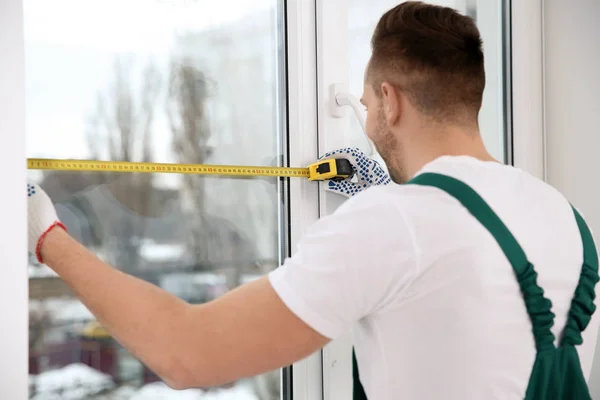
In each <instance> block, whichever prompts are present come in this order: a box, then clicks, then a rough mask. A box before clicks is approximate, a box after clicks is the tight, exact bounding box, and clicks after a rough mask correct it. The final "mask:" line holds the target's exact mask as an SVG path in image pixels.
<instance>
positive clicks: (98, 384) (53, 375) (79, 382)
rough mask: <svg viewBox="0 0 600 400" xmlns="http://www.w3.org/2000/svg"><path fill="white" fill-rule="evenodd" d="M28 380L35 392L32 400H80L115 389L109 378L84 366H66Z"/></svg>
mask: <svg viewBox="0 0 600 400" xmlns="http://www.w3.org/2000/svg"><path fill="white" fill-rule="evenodd" d="M30 378H31V379H32V383H33V384H34V387H35V392H36V394H35V396H34V397H33V398H32V399H33V400H50V399H57V398H60V399H61V400H80V399H86V398H88V397H89V396H93V395H95V394H97V393H100V392H102V391H105V390H108V389H112V388H114V387H115V383H114V382H113V380H112V377H111V376H109V375H106V374H103V373H101V372H100V371H98V370H95V369H94V368H90V367H88V366H87V365H84V364H71V365H67V366H66V367H64V368H61V369H58V370H52V371H46V372H42V373H41V374H39V375H36V376H34V377H30Z"/></svg>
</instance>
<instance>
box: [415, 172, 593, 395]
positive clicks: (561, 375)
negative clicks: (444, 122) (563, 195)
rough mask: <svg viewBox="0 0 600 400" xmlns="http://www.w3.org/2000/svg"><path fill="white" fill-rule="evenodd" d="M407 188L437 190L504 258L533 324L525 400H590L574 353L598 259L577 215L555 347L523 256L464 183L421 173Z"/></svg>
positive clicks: (547, 313)
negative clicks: (578, 263) (579, 255)
mask: <svg viewBox="0 0 600 400" xmlns="http://www.w3.org/2000/svg"><path fill="white" fill-rule="evenodd" d="M409 183H412V184H418V185H425V186H433V187H436V188H439V189H441V190H443V191H445V192H446V193H448V194H449V195H451V196H452V197H454V198H455V199H457V200H458V201H459V202H460V203H461V204H462V205H463V206H464V207H465V208H466V209H467V210H468V211H469V212H470V213H471V215H473V216H474V217H475V218H476V219H477V220H478V221H479V222H480V223H481V224H482V225H483V226H484V227H485V228H486V229H487V230H488V231H489V232H490V234H492V236H493V237H494V239H496V242H497V243H498V245H499V246H500V248H501V249H502V251H503V252H504V254H505V255H506V257H507V258H508V261H509V262H510V264H511V266H512V268H513V270H514V272H515V275H516V278H517V281H518V283H519V286H520V288H521V293H522V295H523V300H524V301H525V308H526V310H527V313H528V314H529V318H530V320H531V323H532V331H533V336H534V339H535V346H536V351H537V354H536V358H535V362H534V366H533V368H532V372H531V375H530V378H529V384H528V387H527V392H526V395H525V399H526V400H552V399H554V400H589V399H591V397H590V394H589V390H588V386H587V382H586V380H585V378H584V375H583V371H582V369H581V363H580V361H579V356H578V354H577V350H576V348H575V347H574V346H575V345H579V344H581V343H582V342H583V339H582V337H581V332H582V331H583V330H584V329H585V328H586V327H587V325H588V323H589V321H590V319H591V316H592V314H593V313H594V311H595V306H594V299H595V291H594V286H595V285H596V283H597V282H598V280H599V279H600V278H599V277H598V254H597V251H596V246H595V243H594V240H593V238H592V235H591V233H590V230H589V228H588V227H587V225H586V223H585V221H584V220H583V218H581V216H580V215H579V213H578V212H577V210H575V209H574V208H573V213H574V215H575V219H576V221H577V226H578V228H579V232H580V235H581V240H582V243H583V252H584V263H583V267H582V270H581V275H580V279H579V283H578V285H577V289H576V291H575V296H574V298H573V301H572V304H571V309H570V310H569V317H568V320H567V324H566V326H565V331H564V335H563V337H562V340H561V341H560V343H559V347H558V348H556V347H555V346H554V339H555V338H554V334H553V333H552V331H551V328H552V325H553V323H554V314H553V313H552V312H551V308H552V303H551V302H550V300H548V299H547V298H546V297H545V296H544V291H543V290H542V288H541V287H540V286H539V285H538V284H537V273H536V271H535V269H534V267H533V265H532V264H531V263H530V262H529V261H528V259H527V256H526V255H525V252H524V251H523V249H522V248H521V246H520V245H519V243H518V242H517V240H516V239H515V237H514V236H513V235H512V233H511V232H510V231H509V230H508V228H507V227H506V225H504V223H503V222H502V221H501V220H500V218H499V217H498V216H497V215H496V213H494V211H493V210H492V209H491V208H490V207H489V205H488V204H487V203H486V202H485V201H484V200H483V199H482V198H481V197H480V196H479V195H478V194H477V193H476V192H475V191H474V190H473V189H471V188H470V187H469V186H468V185H466V184H465V183H463V182H461V181H459V180H457V179H454V178H451V177H448V176H445V175H441V174H434V173H425V174H421V175H419V176H417V177H416V178H414V179H413V180H412V181H410V182H409Z"/></svg>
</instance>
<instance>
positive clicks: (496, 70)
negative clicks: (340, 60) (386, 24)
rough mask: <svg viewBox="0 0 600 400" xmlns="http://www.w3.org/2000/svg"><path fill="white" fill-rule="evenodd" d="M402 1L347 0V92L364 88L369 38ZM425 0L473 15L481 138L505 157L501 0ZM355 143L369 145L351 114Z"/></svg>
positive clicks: (501, 157)
mask: <svg viewBox="0 0 600 400" xmlns="http://www.w3.org/2000/svg"><path fill="white" fill-rule="evenodd" d="M400 3H403V1H398V0H373V1H370V2H365V1H360V0H349V8H348V30H349V31H348V35H349V36H348V60H349V63H348V64H349V78H350V83H349V88H350V92H351V93H352V94H353V95H354V96H356V97H360V95H361V93H362V90H363V77H364V71H365V67H366V65H367V62H368V61H369V58H370V56H371V48H370V41H371V36H372V34H373V31H374V29H375V26H376V25H377V22H378V21H379V18H381V16H382V15H383V14H384V13H385V12H386V11H388V10H389V9H391V8H393V7H395V6H397V5H398V4H400ZM428 3H431V4H437V5H440V6H445V7H452V8H454V9H455V10H457V11H459V12H460V13H462V14H466V15H469V16H471V17H473V18H474V19H475V21H476V22H477V25H478V27H479V30H480V32H481V36H482V38H483V44H484V46H483V47H484V56H485V69H486V89H485V91H484V98H483V105H482V109H481V112H480V115H479V122H480V129H481V134H482V136H483V139H484V141H485V143H486V146H487V147H488V150H489V151H490V152H491V154H492V155H493V156H494V157H495V158H497V159H498V160H504V159H505V138H504V132H505V121H504V101H503V91H502V87H503V73H504V71H503V64H502V46H503V34H502V1H501V0H485V1H484V0H435V1H430V2H428ZM350 124H351V125H350V126H351V131H352V137H353V139H354V141H355V143H354V145H357V146H360V147H361V148H364V149H367V148H368V147H367V146H368V145H367V142H366V139H365V138H364V135H363V133H362V130H361V127H360V125H359V123H358V120H357V119H356V118H354V117H352V118H351V123H350Z"/></svg>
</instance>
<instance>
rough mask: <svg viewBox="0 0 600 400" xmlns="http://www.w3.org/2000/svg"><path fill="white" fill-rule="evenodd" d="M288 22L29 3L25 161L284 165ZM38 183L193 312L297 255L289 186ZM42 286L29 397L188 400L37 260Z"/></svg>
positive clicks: (219, 181)
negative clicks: (289, 250) (290, 247)
mask: <svg viewBox="0 0 600 400" xmlns="http://www.w3.org/2000/svg"><path fill="white" fill-rule="evenodd" d="M283 9H284V7H283V2H282V1H278V0H260V1H252V2H248V1H242V0H227V1H223V2H220V3H211V4H210V6H207V4H206V3H205V2H202V1H197V2H194V1H187V0H144V1H141V0H110V1H106V0H102V1H100V0H85V1H81V0H77V1H76V0H55V1H52V2H45V1H41V0H26V1H25V2H24V30H25V56H26V63H25V65H26V106H27V107H26V109H27V115H26V131H27V132H26V133H27V135H26V137H27V156H28V157H30V158H33V157H36V158H37V157H45V158H55V159H68V158H75V159H102V160H114V161H150V162H169V163H199V164H200V163H210V164H240V165H274V166H276V165H279V163H281V157H280V156H281V154H282V149H283V144H284V143H285V142H286V129H285V118H284V116H285V112H284V110H285V104H283V103H282V100H281V99H282V98H285V80H284V79H283V77H284V76H285V73H284V70H283V65H284V62H285V60H284V58H285V49H284V47H283V43H284V37H285V30H284V28H283V20H284V18H283ZM29 179H31V180H34V181H36V182H38V183H40V184H41V185H42V186H43V187H44V189H45V190H46V191H47V192H48V194H49V195H50V197H51V198H52V199H53V200H54V201H55V202H56V206H57V211H58V213H59V217H60V218H61V220H62V221H63V222H64V223H65V224H66V225H67V227H68V229H69V231H70V232H71V234H72V235H73V236H75V237H76V238H77V239H78V240H79V241H81V242H82V243H84V244H85V245H86V246H87V247H88V248H90V249H92V250H93V251H94V252H95V253H96V254H98V255H99V256H100V257H101V258H103V259H104V260H105V261H107V262H109V263H111V264H112V265H115V266H116V267H118V268H121V269H122V270H124V271H126V272H128V273H130V274H132V275H135V276H138V277H141V278H143V279H146V280H148V281H150V282H152V283H154V284H156V285H158V286H160V287H162V288H164V289H166V290H168V291H170V292H171V293H174V294H176V295H177V296H180V297H182V298H184V299H185V300H187V301H189V302H192V303H201V302H206V301H209V300H210V299H213V298H215V297H217V296H220V295H222V294H223V293H225V292H226V291H227V290H230V289H232V288H234V287H235V286H237V285H239V284H241V283H243V282H246V281H249V280H252V279H255V278H256V277H257V276H260V275H263V274H265V273H266V272H268V271H269V270H271V269H273V268H275V267H277V266H278V265H279V264H280V262H281V257H282V255H283V254H284V248H285V247H286V243H285V240H284V238H286V237H287V234H286V233H285V232H283V231H282V228H280V227H282V226H287V223H284V224H282V223H281V220H282V219H284V218H287V216H286V214H284V213H283V212H282V210H283V203H284V199H283V197H282V195H281V192H282V191H281V190H280V185H281V183H280V182H279V181H278V179H276V178H256V179H235V178H224V177H219V178H215V177H201V176H179V175H167V174H162V175H161V174H155V175H152V174H130V173H127V174H99V173H85V172H58V171H49V172H45V173H40V172H39V171H29ZM29 287H30V318H29V332H30V341H29V349H30V356H29V374H30V398H33V399H42V398H44V399H45V398H61V399H62V398H64V399H73V400H74V399H129V398H136V399H137V398H140V399H141V398H146V397H145V396H146V395H148V396H151V395H152V396H154V397H152V398H161V399H169V398H180V397H175V395H178V396H180V395H181V393H175V392H173V391H171V390H169V389H168V388H167V387H166V386H165V385H164V384H162V383H161V382H159V381H158V378H157V377H156V376H155V375H154V374H153V373H152V371H150V370H149V369H147V368H146V367H145V366H144V365H142V364H141V363H140V362H138V361H137V360H136V359H135V358H133V357H132V356H131V355H130V354H129V353H128V352H127V351H125V350H124V349H123V348H121V347H120V346H119V345H118V344H117V343H116V342H115V341H114V340H113V339H112V338H111V337H110V335H109V334H108V333H107V332H106V331H105V330H104V329H103V328H102V327H101V326H100V325H99V324H98V323H97V322H96V321H95V320H94V318H93V316H92V315H91V313H90V312H89V310H87V309H86V308H85V307H84V306H83V305H82V304H81V303H80V302H79V301H78V300H77V299H76V298H75V297H74V296H73V294H72V293H71V292H70V291H69V289H68V288H67V287H66V286H65V285H64V284H63V283H62V282H61V281H60V279H58V278H57V277H56V276H55V275H54V274H53V273H52V271H51V270H49V269H48V268H47V267H45V266H41V265H38V264H37V263H36V262H35V260H33V259H30V266H29ZM240 340H243V338H241V339H240ZM280 382H281V373H270V374H265V375H264V376H260V377H256V378H254V379H251V380H247V381H242V382H234V383H232V384H231V385H228V386H227V387H222V388H213V389H197V390H190V391H189V393H188V394H189V396H190V397H186V398H204V396H203V395H202V393H203V392H207V391H210V392H211V396H212V397H210V398H214V399H220V398H221V397H220V396H223V397H222V398H236V399H258V400H272V399H279V398H280V393H281V384H280ZM206 398H209V397H206Z"/></svg>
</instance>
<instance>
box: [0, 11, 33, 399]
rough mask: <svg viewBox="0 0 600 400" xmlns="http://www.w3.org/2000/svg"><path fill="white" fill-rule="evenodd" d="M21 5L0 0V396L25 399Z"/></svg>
mask: <svg viewBox="0 0 600 400" xmlns="http://www.w3.org/2000/svg"><path fill="white" fill-rule="evenodd" d="M22 14H23V12H22V5H21V1H19V0H0V167H1V168H2V169H3V171H2V185H1V187H2V190H0V193H1V194H2V195H1V196H0V220H1V221H2V229H1V230H0V257H1V258H0V271H1V274H2V279H0V326H1V327H2V340H0V397H1V398H3V399H13V400H25V399H27V387H28V386H27V345H28V342H27V332H28V330H27V318H28V317H27V315H28V310H27V268H26V254H27V252H26V235H27V233H26V228H27V222H26V221H27V216H26V196H25V182H26V179H25V99H24V91H25V89H24V73H25V69H24V68H23V63H24V61H23V58H24V55H23V29H22Z"/></svg>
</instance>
